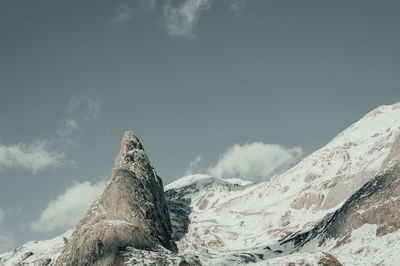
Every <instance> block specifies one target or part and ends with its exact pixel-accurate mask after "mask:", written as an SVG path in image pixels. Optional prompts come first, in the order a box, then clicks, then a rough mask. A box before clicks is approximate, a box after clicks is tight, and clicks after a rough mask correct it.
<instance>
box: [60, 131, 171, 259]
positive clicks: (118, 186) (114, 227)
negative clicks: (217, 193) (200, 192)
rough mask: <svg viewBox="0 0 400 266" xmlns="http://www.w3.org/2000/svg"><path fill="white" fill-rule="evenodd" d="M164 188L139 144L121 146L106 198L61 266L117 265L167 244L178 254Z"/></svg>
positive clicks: (82, 225)
mask: <svg viewBox="0 0 400 266" xmlns="http://www.w3.org/2000/svg"><path fill="white" fill-rule="evenodd" d="M170 239H171V224H170V218H169V212H168V208H167V205H166V202H165V196H164V190H163V185H162V181H161V179H160V177H159V176H158V175H157V174H156V171H155V170H154V168H153V166H152V165H151V163H150V161H149V160H148V158H147V156H146V153H145V152H144V149H143V146H142V145H141V143H140V141H139V139H138V138H137V137H136V136H135V135H134V134H133V132H131V131H127V132H125V134H124V136H123V138H122V141H121V150H120V152H119V153H118V155H117V157H116V159H115V163H114V167H113V169H112V173H111V176H110V178H109V180H108V182H107V186H106V189H105V190H104V193H103V195H102V196H101V197H100V198H99V199H98V200H96V201H95V202H94V203H93V204H92V206H91V207H90V209H89V210H88V212H87V213H86V215H85V217H84V218H83V219H82V220H81V221H80V222H79V224H78V226H77V227H76V229H75V231H74V233H73V234H72V236H71V238H70V239H69V241H68V242H67V243H66V244H65V246H64V249H63V251H62V253H61V255H60V257H59V259H58V260H57V263H56V264H57V265H112V264H113V263H114V262H115V261H116V260H117V259H118V255H119V252H120V251H121V250H123V249H124V248H126V247H128V246H130V247H134V248H139V249H146V248H152V247H155V246H156V245H162V246H164V247H165V248H167V249H170V250H172V251H175V250H176V247H175V244H174V243H173V242H171V241H170Z"/></svg>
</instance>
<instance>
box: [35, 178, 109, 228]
mask: <svg viewBox="0 0 400 266" xmlns="http://www.w3.org/2000/svg"><path fill="white" fill-rule="evenodd" d="M105 186H106V183H105V181H104V180H103V181H99V182H97V183H95V184H91V183H90V182H83V183H74V185H73V186H72V187H68V188H67V189H66V190H65V192H64V193H63V194H61V195H59V196H58V197H57V199H55V200H50V202H49V203H48V205H47V207H46V209H44V210H43V211H42V213H41V215H40V218H39V219H38V220H36V221H34V222H32V223H31V224H30V229H31V230H32V231H34V232H51V231H54V230H56V229H69V228H71V227H73V226H75V225H76V224H77V223H78V222H79V220H80V219H81V218H82V217H83V215H84V214H85V212H86V211H87V209H88V208H89V207H90V205H91V204H92V202H93V201H94V200H95V199H97V198H98V197H99V196H100V195H101V193H102V192H103V191H104V188H105Z"/></svg>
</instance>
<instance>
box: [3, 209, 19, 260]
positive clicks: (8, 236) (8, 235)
mask: <svg viewBox="0 0 400 266" xmlns="http://www.w3.org/2000/svg"><path fill="white" fill-rule="evenodd" d="M5 216H6V215H5V212H4V211H3V210H2V209H0V254H1V253H3V252H7V251H11V250H13V249H14V248H15V246H16V243H15V239H14V234H13V233H12V232H9V231H7V230H5V229H4V219H5Z"/></svg>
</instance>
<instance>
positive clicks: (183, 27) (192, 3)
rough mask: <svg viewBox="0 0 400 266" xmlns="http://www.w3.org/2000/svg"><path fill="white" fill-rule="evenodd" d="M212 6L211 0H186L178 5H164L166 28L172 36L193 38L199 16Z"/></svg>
mask: <svg viewBox="0 0 400 266" xmlns="http://www.w3.org/2000/svg"><path fill="white" fill-rule="evenodd" d="M210 6H211V0H185V1H183V2H182V3H181V4H180V5H178V6H172V5H171V3H170V2H168V3H167V4H166V5H165V7H164V18H165V29H166V30H167V32H168V33H169V34H170V35H172V36H177V37H183V38H186V39H193V38H195V37H196V35H195V33H194V31H195V29H196V25H197V22H198V20H199V16H200V14H201V12H202V11H204V10H207V9H208V8H209V7H210Z"/></svg>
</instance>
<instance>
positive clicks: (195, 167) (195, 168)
mask: <svg viewBox="0 0 400 266" xmlns="http://www.w3.org/2000/svg"><path fill="white" fill-rule="evenodd" d="M202 161H203V157H201V156H200V155H199V156H197V157H196V159H194V160H193V161H191V162H190V163H189V167H188V169H186V171H185V175H192V174H197V173H199V172H200V169H199V166H200V163H201V162H202Z"/></svg>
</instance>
